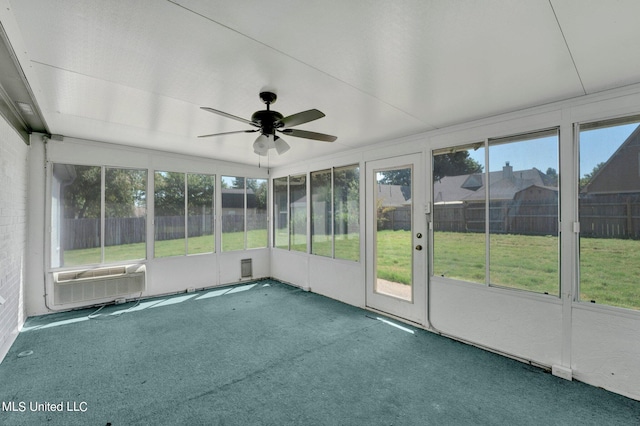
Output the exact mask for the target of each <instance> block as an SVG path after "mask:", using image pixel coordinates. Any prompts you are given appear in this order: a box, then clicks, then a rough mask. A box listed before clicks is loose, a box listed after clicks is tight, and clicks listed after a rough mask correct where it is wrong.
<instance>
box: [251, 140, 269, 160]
mask: <svg viewBox="0 0 640 426" xmlns="http://www.w3.org/2000/svg"><path fill="white" fill-rule="evenodd" d="M269 145H270V141H269V137H268V136H266V135H260V136H258V138H257V139H256V141H255V142H254V143H253V152H255V153H256V154H258V155H267V152H268V151H269Z"/></svg>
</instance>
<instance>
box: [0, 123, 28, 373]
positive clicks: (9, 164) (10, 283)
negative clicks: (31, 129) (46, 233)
mask: <svg viewBox="0 0 640 426" xmlns="http://www.w3.org/2000/svg"><path fill="white" fill-rule="evenodd" d="M28 150H29V147H28V146H27V145H26V144H25V143H24V142H23V141H22V139H20V137H19V136H18V134H17V133H16V132H15V131H14V130H13V128H11V126H9V124H7V122H6V121H5V120H4V118H3V117H2V116H0V297H2V298H3V299H5V302H4V304H2V305H0V361H1V360H2V359H3V358H4V356H5V355H6V353H7V351H8V350H9V348H10V346H11V344H12V343H13V341H14V340H15V338H16V336H17V333H18V330H19V328H20V327H21V326H22V323H23V322H24V303H23V297H22V290H23V288H22V287H23V282H24V264H25V257H26V254H27V253H26V244H27V221H26V217H27V180H28V178H27V176H28V173H27V155H28Z"/></svg>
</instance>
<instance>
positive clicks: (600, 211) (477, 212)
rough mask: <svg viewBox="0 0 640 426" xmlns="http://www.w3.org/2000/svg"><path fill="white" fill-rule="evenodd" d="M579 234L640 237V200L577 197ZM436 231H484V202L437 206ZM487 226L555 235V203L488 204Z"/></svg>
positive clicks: (505, 231) (497, 229) (496, 231)
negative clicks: (578, 201) (578, 198)
mask: <svg viewBox="0 0 640 426" xmlns="http://www.w3.org/2000/svg"><path fill="white" fill-rule="evenodd" d="M579 212H580V235H581V236H583V237H592V238H631V239H640V201H639V200H634V199H633V197H626V198H622V197H616V199H615V200H611V199H607V200H605V199H603V198H597V197H594V198H584V199H580V204H579ZM433 225H434V230H435V231H448V232H484V230H485V204H484V203H460V204H445V205H436V206H434V209H433ZM489 229H490V231H491V232H495V233H511V234H524V235H558V204H557V203H556V202H539V201H534V202H527V201H500V202H492V203H490V204H489Z"/></svg>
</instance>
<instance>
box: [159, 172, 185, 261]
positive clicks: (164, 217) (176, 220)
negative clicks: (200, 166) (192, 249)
mask: <svg viewBox="0 0 640 426" xmlns="http://www.w3.org/2000/svg"><path fill="white" fill-rule="evenodd" d="M154 176H155V178H154V182H155V186H154V197H153V199H154V219H155V229H154V232H155V244H154V253H155V257H167V256H182V255H184V254H185V223H184V222H185V220H184V218H185V211H184V208H185V206H184V204H185V191H184V189H185V182H184V179H185V174H184V173H176V172H160V171H157V172H155V174H154Z"/></svg>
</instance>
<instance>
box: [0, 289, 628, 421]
mask: <svg viewBox="0 0 640 426" xmlns="http://www.w3.org/2000/svg"><path fill="white" fill-rule="evenodd" d="M393 324H398V323H396V322H394V321H388V320H386V319H385V318H381V317H380V316H379V315H376V314H372V313H370V312H367V311H364V310H361V309H358V308H354V307H352V306H348V305H345V304H342V303H339V302H336V301H334V300H331V299H328V298H325V297H322V296H319V295H316V294H312V293H307V292H303V291H301V290H299V289H296V288H293V287H290V286H287V285H284V284H281V283H278V282H276V281H270V280H269V281H258V282H255V283H249V284H243V285H239V286H235V287H227V288H223V289H213V290H209V291H202V292H197V293H191V294H184V295H178V296H172V297H163V298H155V299H147V300H143V301H141V302H140V303H139V304H135V303H129V304H125V305H118V306H107V307H105V308H104V309H102V310H100V311H99V312H95V309H91V310H85V311H75V312H69V313H62V314H54V315H47V316H42V317H34V318H29V319H28V321H27V322H26V324H25V327H24V330H23V332H22V333H21V334H20V335H19V336H18V338H17V340H16V342H15V343H14V345H13V347H12V348H11V350H10V351H9V353H8V354H7V356H6V358H5V360H4V361H3V362H2V364H0V402H2V411H0V424H2V425H103V426H104V425H109V424H110V425H113V426H116V425H638V424H640V402H638V401H634V400H631V399H628V398H625V397H623V396H620V395H616V394H613V393H611V392H607V391H605V390H602V389H598V388H595V387H592V386H588V385H586V384H584V383H579V382H575V381H574V382H569V381H565V380H562V379H559V378H557V377H554V376H552V375H551V374H549V373H547V372H545V371H543V370H540V369H538V368H534V367H532V366H529V365H526V364H523V363H520V362H517V361H514V360H510V359H507V358H504V357H501V356H499V355H496V354H492V353H489V352H486V351H483V350H480V349H477V348H473V347H470V346H467V345H464V344H462V343H458V342H455V341H452V340H450V339H447V338H444V337H441V336H437V335H434V334H431V333H429V332H426V331H423V330H418V329H413V328H411V327H409V326H406V325H401V328H398V327H397V326H394V325H393ZM30 351H32V352H33V353H32V354H29V353H30ZM37 403H40V404H42V405H40V406H37V405H35V404H37ZM47 403H48V404H49V405H48V406H47V405H46V404H47ZM61 403H62V404H61ZM60 404H61V405H62V408H63V411H62V412H59V411H47V409H51V408H52V407H53V408H60V406H61V405H60ZM12 409H13V410H14V411H11V410H12ZM74 410H75V411H74Z"/></svg>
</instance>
